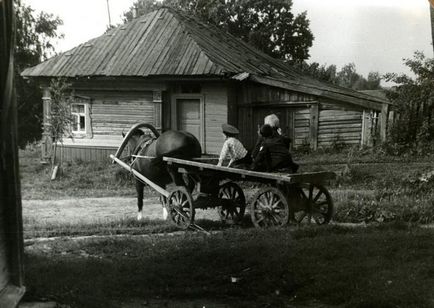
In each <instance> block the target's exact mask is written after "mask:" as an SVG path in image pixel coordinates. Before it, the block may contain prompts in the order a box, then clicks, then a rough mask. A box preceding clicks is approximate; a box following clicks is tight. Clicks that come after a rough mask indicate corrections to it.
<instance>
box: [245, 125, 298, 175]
mask: <svg viewBox="0 0 434 308" xmlns="http://www.w3.org/2000/svg"><path fill="white" fill-rule="evenodd" d="M273 131H274V130H273V128H272V127H271V126H270V125H268V124H264V125H263V126H262V127H261V129H260V134H261V136H262V138H263V140H262V144H261V146H260V148H259V149H258V151H257V154H256V156H255V157H253V165H252V169H253V170H255V171H267V172H271V171H276V170H279V169H289V170H291V171H292V172H293V173H295V172H297V170H298V164H296V163H294V161H293V160H292V156H291V154H290V153H289V143H290V139H289V138H287V137H285V136H282V135H279V134H278V133H274V132H273Z"/></svg>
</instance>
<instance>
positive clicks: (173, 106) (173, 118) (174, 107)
mask: <svg viewBox="0 0 434 308" xmlns="http://www.w3.org/2000/svg"><path fill="white" fill-rule="evenodd" d="M178 99H198V100H199V116H200V140H199V143H200V145H201V147H202V153H206V148H205V97H204V95H203V94H191V93H186V94H174V95H172V99H171V106H170V107H171V110H172V116H171V123H170V124H171V127H172V129H175V130H178V108H177V103H176V102H177V100H178Z"/></svg>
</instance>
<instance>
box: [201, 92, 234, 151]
mask: <svg viewBox="0 0 434 308" xmlns="http://www.w3.org/2000/svg"><path fill="white" fill-rule="evenodd" d="M202 93H203V94H204V98H205V99H204V102H205V129H204V131H205V148H206V154H219V153H220V151H221V148H222V146H223V142H224V139H223V136H222V127H221V125H222V124H223V123H227V122H228V98H227V97H228V94H227V88H226V87H225V86H224V85H216V84H205V85H203V87H202Z"/></svg>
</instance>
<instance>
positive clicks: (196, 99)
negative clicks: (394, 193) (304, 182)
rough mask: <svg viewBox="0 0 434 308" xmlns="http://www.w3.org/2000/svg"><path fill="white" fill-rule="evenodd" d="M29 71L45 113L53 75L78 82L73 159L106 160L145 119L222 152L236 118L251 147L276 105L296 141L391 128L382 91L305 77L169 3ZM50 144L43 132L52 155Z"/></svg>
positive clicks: (355, 137)
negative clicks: (375, 124) (374, 125)
mask: <svg viewBox="0 0 434 308" xmlns="http://www.w3.org/2000/svg"><path fill="white" fill-rule="evenodd" d="M22 75H23V76H25V77H28V78H37V79H38V80H39V81H40V84H41V86H42V88H43V89H44V95H43V100H44V102H43V103H44V117H45V119H47V117H48V115H49V108H50V107H49V106H50V91H49V82H50V79H52V78H55V77H65V78H67V79H68V80H69V82H70V83H71V85H72V86H71V98H72V105H71V112H72V115H73V117H74V118H75V119H76V121H75V123H74V125H72V127H71V132H72V135H73V136H74V138H73V139H67V138H66V139H65V140H64V142H63V146H62V149H63V155H64V156H65V157H66V159H77V158H78V159H83V160H94V159H106V158H107V157H108V155H109V153H112V152H113V150H114V148H116V147H117V146H118V145H119V144H120V141H121V132H122V131H127V130H128V129H129V128H130V127H131V126H132V125H133V124H134V123H137V122H148V123H152V124H154V125H155V126H156V127H157V128H158V129H160V130H167V129H177V130H187V131H190V132H192V133H193V134H195V135H196V136H197V138H198V139H199V141H200V143H201V144H202V149H203V152H204V153H206V154H217V153H218V152H219V150H220V148H221V145H222V143H223V139H222V135H221V124H222V123H226V122H228V123H230V124H233V125H235V126H237V127H238V128H239V129H240V132H241V134H240V138H241V140H242V141H243V142H244V143H245V145H246V146H247V147H251V146H253V144H254V142H255V139H256V136H257V127H258V125H259V124H262V123H263V118H264V116H265V115H267V114H269V113H276V114H277V115H278V116H279V117H280V121H281V126H282V129H283V131H284V132H285V133H286V134H288V135H289V136H291V137H292V138H293V140H294V142H293V145H294V146H295V147H298V146H304V145H307V146H309V147H311V148H313V149H317V148H319V147H326V146H330V145H331V144H333V143H334V142H337V141H339V142H343V143H347V144H359V145H364V144H368V143H369V136H370V134H369V132H370V130H371V128H370V127H371V122H372V119H373V118H374V119H379V120H378V121H379V123H380V124H381V125H382V126H381V127H382V130H381V131H382V134H383V135H384V136H385V128H386V124H385V123H386V122H385V120H386V119H387V113H388V109H389V103H388V102H387V101H385V100H384V99H380V98H376V97H372V96H370V95H366V94H363V93H359V92H357V91H352V90H349V89H345V88H341V87H337V86H334V85H330V84H326V83H322V82H319V81H317V80H314V79H312V78H310V77H307V76H304V75H302V74H300V73H299V72H298V71H296V70H294V69H292V68H291V67H290V66H289V65H288V64H285V63H284V62H282V61H280V60H276V59H274V58H272V57H270V56H268V55H266V54H264V53H262V52H260V51H258V50H256V49H255V48H253V47H252V46H250V45H248V44H246V43H244V42H242V41H241V40H239V39H237V38H235V37H234V36H232V35H230V34H228V33H225V32H222V31H221V30H220V29H218V28H216V27H214V26H211V25H207V24H204V23H202V22H200V21H198V20H197V19H195V18H193V17H190V16H186V15H185V14H183V13H180V12H177V11H174V10H173V9H170V8H161V9H159V10H156V11H154V12H151V13H149V14H147V15H144V16H141V17H139V18H136V19H134V20H133V21H131V22H130V23H128V24H125V25H122V26H119V27H117V28H115V29H112V30H111V31H109V32H107V33H106V34H104V35H102V36H100V37H97V38H95V39H92V40H90V41H88V42H85V43H83V44H81V45H79V46H77V47H75V48H73V49H71V50H70V51H67V52H64V53H62V54H59V55H58V56H55V57H53V58H51V59H49V60H47V61H45V62H43V63H41V64H39V65H37V66H35V67H31V68H28V69H26V70H25V71H24V72H23V73H22ZM378 115H380V116H378ZM383 122H384V123H383ZM45 125H48V123H47V121H46V120H45ZM48 143H49V136H45V138H44V142H43V148H44V145H45V147H46V149H45V150H43V153H45V154H44V155H46V154H47V153H48V147H47V145H48ZM48 154H49V153H48Z"/></svg>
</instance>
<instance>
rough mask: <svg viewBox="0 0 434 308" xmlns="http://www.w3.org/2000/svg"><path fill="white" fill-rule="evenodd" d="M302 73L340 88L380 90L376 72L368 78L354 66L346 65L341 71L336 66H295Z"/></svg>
mask: <svg viewBox="0 0 434 308" xmlns="http://www.w3.org/2000/svg"><path fill="white" fill-rule="evenodd" d="M296 67H297V68H298V69H299V70H301V71H302V72H303V73H305V74H307V75H309V76H311V77H314V78H316V79H318V80H321V81H326V82H329V83H332V84H335V85H338V86H341V87H345V88H349V89H353V90H377V89H381V85H380V82H381V79H382V77H381V76H380V74H379V73H378V72H370V73H369V74H368V77H367V78H365V77H363V75H361V74H359V73H357V70H356V65H355V64H354V63H348V64H346V65H344V66H343V67H342V68H341V70H339V71H338V70H337V68H336V65H334V64H332V65H329V66H327V65H325V64H323V65H320V64H319V63H318V62H313V63H311V64H307V63H306V62H303V63H301V64H300V65H297V66H296Z"/></svg>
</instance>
